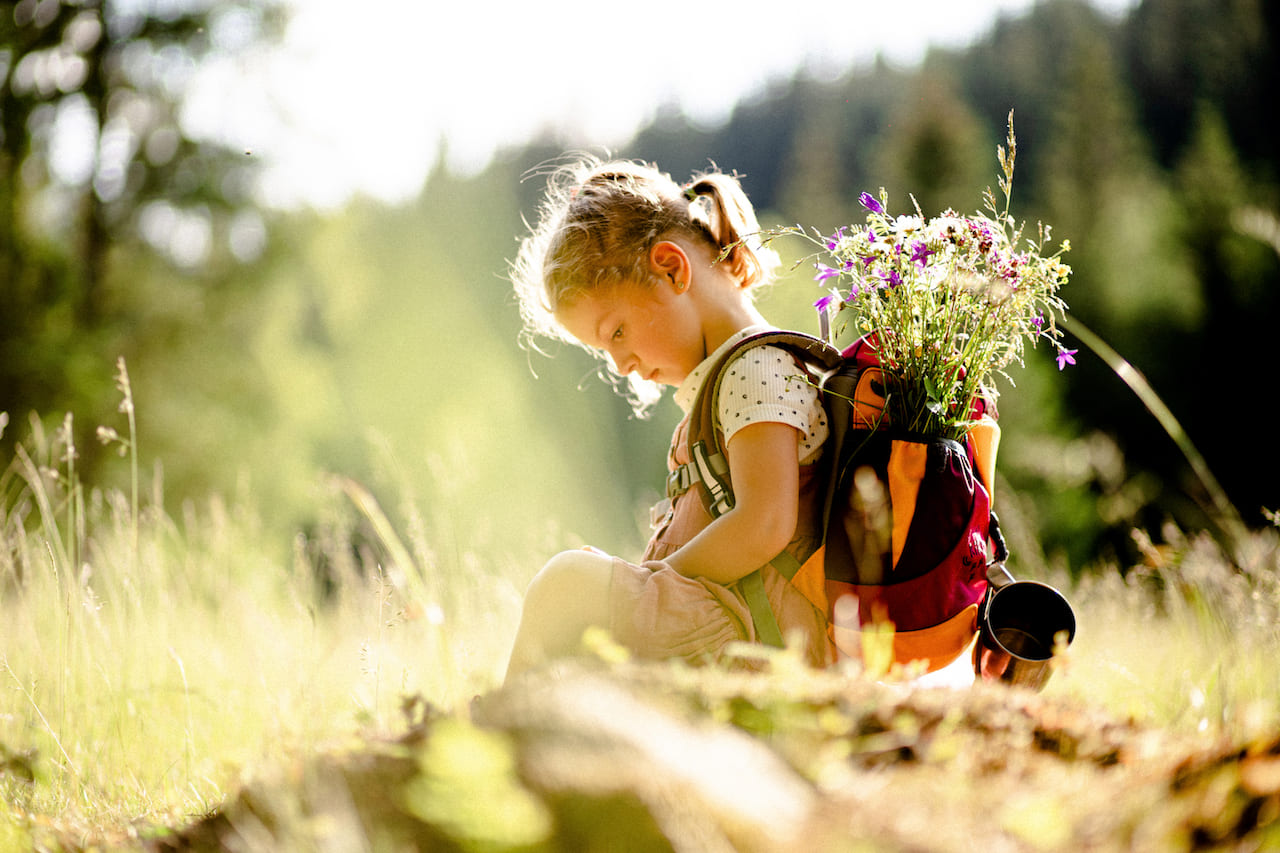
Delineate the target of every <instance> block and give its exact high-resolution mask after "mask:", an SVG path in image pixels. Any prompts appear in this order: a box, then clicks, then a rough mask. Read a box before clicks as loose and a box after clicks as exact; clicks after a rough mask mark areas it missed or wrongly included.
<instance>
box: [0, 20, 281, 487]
mask: <svg viewBox="0 0 1280 853" xmlns="http://www.w3.org/2000/svg"><path fill="white" fill-rule="evenodd" d="M278 23H279V18H278V16H277V7H276V6H275V4H274V3H270V2H268V3H264V2H251V0H244V2H229V3H211V2H204V1H203V0H189V2H166V3H157V2H107V0H19V2H17V3H6V4H5V5H4V7H3V9H0V409H7V410H9V411H11V412H13V413H14V414H16V415H19V416H21V415H23V414H25V413H26V412H27V411H32V410H33V411H38V412H40V413H41V414H42V415H45V416H49V417H58V418H60V417H61V415H60V412H62V411H72V412H74V413H75V414H76V415H78V416H79V415H87V416H88V418H89V423H87V424H85V427H84V428H85V429H91V428H92V419H94V418H102V417H104V416H105V413H107V412H110V411H111V410H112V409H114V403H115V400H114V398H113V395H114V392H113V391H112V389H111V380H112V374H113V362H114V360H115V358H116V357H117V356H120V355H123V356H126V357H127V358H129V359H130V361H131V367H132V366H133V365H132V361H133V357H134V356H137V357H138V358H139V359H140V360H141V359H144V358H147V357H150V356H153V355H155V356H160V355H164V356H176V355H177V351H178V350H179V349H181V348H183V347H185V346H186V345H187V343H188V342H189V341H190V340H191V339H192V337H193V336H194V337H197V338H198V337H199V336H200V335H201V334H202V329H208V328H211V327H217V326H218V325H219V324H220V323H222V322H223V321H225V320H226V317H225V316H223V315H222V314H220V311H221V310H222V309H223V308H224V307H226V306H227V305H229V304H230V300H229V299H228V298H227V296H228V293H229V291H230V290H233V289H234V288H231V287H229V286H230V283H231V282H232V280H233V279H234V278H235V277H236V276H239V275H243V266H244V265H245V264H246V263H249V262H253V261H255V260H257V259H258V258H259V257H260V256H261V254H262V253H263V251H264V249H265V246H266V223H265V221H264V219H263V217H262V215H261V214H260V213H259V212H258V210H257V209H256V207H255V205H254V202H253V199H252V198H251V195H250V190H251V184H252V179H253V173H254V172H255V170H256V168H257V166H256V163H255V160H254V158H253V157H252V156H248V155H249V154H250V152H247V151H244V150H232V149H231V148H230V147H228V145H227V144H225V143H220V142H218V141H215V140H211V139H204V138H198V137H197V136H196V135H195V134H194V133H193V132H192V131H191V130H190V129H189V126H188V123H187V122H185V121H184V115H183V110H184V109H185V108H187V107H189V106H190V104H189V101H188V95H189V90H190V86H191V84H192V81H193V80H194V79H195V76H196V74H197V73H198V69H199V68H200V66H201V63H202V62H203V61H204V60H205V59H207V58H209V57H210V56H214V55H221V56H226V55H228V54H231V53H234V52H236V51H241V50H246V49H248V47H249V46H250V45H253V44H256V43H260V42H263V41H265V40H268V39H271V38H272V37H273V36H274V34H275V32H276V29H275V28H276V27H277V25H278ZM243 280H244V281H246V282H248V281H250V280H251V279H250V278H249V277H248V276H245V277H244V279H243ZM241 308H243V306H241ZM246 319H247V318H246V317H245V315H243V314H242V315H241V316H240V318H239V321H244V320H246ZM223 342H224V344H225V338H223ZM205 354H206V355H207V352H206V353H205ZM175 361H176V362H177V364H178V365H182V366H183V367H186V368H190V367H191V366H192V365H193V362H192V361H191V360H190V359H188V360H183V359H177V358H175ZM202 362H203V358H197V359H195V360H194V364H195V365H199V364H201V363H202ZM176 366H177V365H173V367H176ZM205 379H206V377H204V376H201V375H199V374H196V375H192V374H188V376H187V377H186V378H185V381H186V382H187V383H188V384H191V383H192V381H193V380H194V381H196V382H199V383H202V384H203V382H204V381H205ZM179 381H182V380H179ZM249 384H250V383H244V382H243V381H242V386H241V387H242V388H244V387H245V386H247V385H249ZM201 432H205V431H202V430H191V429H190V427H189V428H188V433H189V434H191V435H199V434H200V433H201ZM14 437H16V436H15V435H14V433H13V432H11V433H10V434H9V435H7V436H6V439H8V440H10V441H11V440H12V439H13V438H14ZM78 444H79V446H80V448H81V449H82V451H83V452H86V453H89V452H91V448H92V447H93V443H92V442H89V441H85V440H83V439H82V440H80V441H79V442H78ZM89 461H90V460H86V466H87V465H88V463H89Z"/></svg>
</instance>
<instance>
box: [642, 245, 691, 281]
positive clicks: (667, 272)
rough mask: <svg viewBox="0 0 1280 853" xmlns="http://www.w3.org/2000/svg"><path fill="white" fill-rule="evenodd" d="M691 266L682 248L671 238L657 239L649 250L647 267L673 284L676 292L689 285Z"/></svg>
mask: <svg viewBox="0 0 1280 853" xmlns="http://www.w3.org/2000/svg"><path fill="white" fill-rule="evenodd" d="M691 266H692V265H691V264H690V263H689V256H688V255H687V254H686V253H685V251H684V249H683V248H681V247H680V244H678V243H674V242H672V241H671V240H659V241H658V242H657V243H654V244H653V248H652V249H650V250H649V269H650V270H652V271H653V273H654V275H656V276H658V278H660V279H666V280H667V281H668V282H669V283H670V284H673V285H675V287H676V291H677V292H680V291H683V290H684V289H685V288H687V287H688V286H689V274H690V271H691Z"/></svg>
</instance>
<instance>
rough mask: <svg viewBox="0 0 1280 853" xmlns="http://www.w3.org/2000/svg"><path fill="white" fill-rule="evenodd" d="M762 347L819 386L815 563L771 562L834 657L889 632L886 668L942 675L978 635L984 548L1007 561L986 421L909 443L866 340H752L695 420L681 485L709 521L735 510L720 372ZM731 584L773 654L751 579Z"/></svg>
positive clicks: (709, 385)
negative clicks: (805, 606) (811, 612)
mask: <svg viewBox="0 0 1280 853" xmlns="http://www.w3.org/2000/svg"><path fill="white" fill-rule="evenodd" d="M764 345H773V346H777V347H780V348H782V349H784V350H786V351H787V352H788V353H790V354H791V355H792V356H793V357H794V358H795V359H796V361H797V365H798V369H800V370H802V371H803V376H804V380H805V381H808V382H811V383H813V384H815V385H816V386H817V387H818V388H819V389H820V394H821V398H822V405H823V408H824V409H825V411H826V413H827V419H828V426H829V429H830V434H829V436H828V438H827V442H826V444H825V446H824V449H823V453H822V457H821V458H820V459H819V460H818V462H816V463H814V464H817V465H820V466H822V470H821V472H820V476H821V478H822V480H821V485H820V492H819V495H820V501H821V503H820V507H821V512H822V518H821V528H820V530H821V534H822V538H821V545H820V546H819V547H818V548H817V550H816V551H814V552H813V553H811V554H793V553H791V552H790V551H784V552H783V553H781V554H779V555H778V557H776V558H775V559H774V560H772V561H771V565H772V566H774V568H776V569H777V570H778V571H779V572H780V573H781V574H782V575H783V576H784V577H786V578H787V579H788V580H789V581H791V582H792V583H793V584H794V585H795V586H796V587H797V589H799V591H800V592H802V593H803V594H804V595H805V597H806V598H808V599H809V601H810V602H812V603H813V604H814V606H815V607H817V608H818V609H819V610H820V611H823V612H825V613H826V614H827V617H828V624H829V626H830V627H829V633H830V639H831V641H832V643H833V645H834V648H835V649H836V653H837V655H839V656H853V657H862V654H863V643H862V639H863V637H864V636H865V632H866V631H867V630H868V629H872V628H883V627H885V626H891V628H892V638H893V661H894V662H896V663H902V664H906V663H909V662H911V661H917V660H926V661H928V668H929V669H930V670H936V669H939V668H941V667H942V666H945V665H946V664H947V663H949V662H951V661H952V660H954V659H955V658H956V657H957V656H958V655H959V654H960V653H961V652H962V651H963V650H964V649H965V648H966V647H967V646H968V644H969V642H970V640H972V638H973V636H974V632H975V630H976V615H977V611H978V607H979V605H980V603H981V601H982V599H983V596H984V594H985V593H986V591H987V586H988V583H987V565H988V544H989V543H990V545H991V547H992V548H993V549H994V551H995V554H994V557H995V559H996V560H1003V559H1004V558H1005V557H1006V556H1007V552H1006V550H1005V546H1004V540H1003V537H1002V536H1001V535H1000V531H999V524H998V521H997V520H996V518H995V515H994V514H993V512H992V509H991V485H992V484H993V481H994V464H995V453H996V448H997V443H998V439H999V427H998V426H997V424H996V421H995V413H994V411H993V410H992V409H991V408H990V407H989V406H988V404H987V403H986V402H985V401H982V400H979V401H976V402H975V404H974V409H973V411H972V412H971V415H972V416H973V420H975V421H976V422H977V424H976V426H974V427H972V428H971V429H970V430H969V432H968V434H967V435H966V436H965V437H964V440H963V441H954V440H951V439H947V438H933V437H924V436H920V435H913V434H909V433H906V432H903V431H901V430H898V429H897V428H895V426H894V425H893V424H891V423H888V422H887V421H888V419H887V417H886V411H885V407H884V403H885V399H884V398H885V389H884V375H883V372H882V369H881V367H880V365H879V362H878V359H877V356H876V353H875V350H874V346H873V344H872V343H871V342H869V341H868V340H867V339H866V338H862V339H860V340H858V341H857V342H856V343H855V344H853V345H852V346H851V347H849V348H848V349H846V350H844V351H843V352H842V351H840V350H837V349H836V348H835V347H833V346H832V345H830V344H828V343H826V342H825V341H823V340H820V339H818V338H815V337H811V336H809V335H804V334H801V333H798V332H785V331H769V332H762V333H759V334H755V335H752V336H749V337H747V338H745V339H743V340H742V341H740V342H738V343H737V344H735V345H734V346H733V347H731V348H730V349H729V350H728V351H727V352H725V353H724V355H723V356H722V357H721V358H720V360H719V361H718V363H717V364H716V365H715V366H713V368H712V369H711V371H710V372H709V373H708V374H707V378H706V380H705V381H704V382H703V385H702V388H701V389H700V390H699V393H698V396H697V397H696V399H695V402H694V404H693V407H692V409H691V411H690V420H689V438H688V441H689V453H690V459H691V462H690V463H689V467H690V468H691V469H692V470H691V471H690V472H689V475H688V476H687V477H685V478H684V479H685V481H686V484H687V485H686V488H687V487H696V488H697V490H698V493H699V495H700V496H701V499H702V502H703V506H704V507H705V508H706V509H707V511H708V512H709V513H710V514H711V516H712V517H713V518H716V517H719V516H720V515H722V514H724V513H725V512H727V511H729V510H730V509H731V508H732V507H733V505H734V499H733V487H732V479H731V476H730V472H729V470H728V462H727V460H728V456H727V454H726V452H725V449H724V447H723V440H722V437H721V436H722V433H721V431H720V429H719V428H718V425H717V424H716V399H717V397H718V395H719V390H720V385H721V382H722V380H723V373H724V367H725V366H726V365H728V364H729V362H730V361H732V360H733V359H734V358H735V357H736V356H737V355H740V354H741V353H742V352H743V351H744V350H745V349H749V348H751V347H757V346H764ZM673 497H674V496H673ZM739 584H740V589H741V590H742V592H743V595H744V597H745V598H746V600H747V604H748V606H749V608H750V610H751V615H752V620H753V621H754V623H755V627H756V631H757V634H758V635H759V637H760V639H761V640H762V641H763V642H765V643H768V644H771V645H775V646H781V645H782V636H781V632H780V630H779V628H778V623H777V620H776V618H775V617H774V614H773V612H772V610H771V609H770V607H769V603H768V600H767V598H766V597H765V594H764V584H763V581H762V579H761V576H760V573H759V572H758V571H757V572H753V573H751V574H749V575H747V576H746V577H745V578H743V579H742V580H741V581H740V582H739Z"/></svg>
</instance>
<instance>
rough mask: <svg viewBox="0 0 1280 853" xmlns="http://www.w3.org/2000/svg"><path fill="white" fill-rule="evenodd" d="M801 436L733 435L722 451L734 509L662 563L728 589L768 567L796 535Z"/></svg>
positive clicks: (788, 432) (772, 426) (756, 431)
mask: <svg viewBox="0 0 1280 853" xmlns="http://www.w3.org/2000/svg"><path fill="white" fill-rule="evenodd" d="M799 439H800V432H799V430H797V429H796V428H795V427H793V426H789V425H788V424H782V423H773V422H768V421H760V422H758V423H753V424H750V425H748V426H745V427H743V428H742V429H740V430H738V431H737V432H736V433H734V435H733V438H731V439H730V440H729V445H728V447H727V448H725V451H726V453H727V454H728V456H729V470H730V471H732V472H733V495H734V501H735V503H734V507H733V509H731V510H729V511H728V512H726V513H725V514H724V515H722V516H720V517H719V518H717V519H716V520H715V521H713V522H711V524H709V525H707V527H706V528H704V529H703V530H702V532H700V533H699V534H698V535H697V536H695V537H693V538H692V539H690V540H689V541H688V542H687V543H685V545H684V546H683V547H682V548H680V549H679V550H677V551H676V552H675V553H673V554H671V555H670V556H669V557H667V560H666V562H667V563H668V564H670V565H671V567H672V568H674V569H675V570H676V571H678V572H680V574H682V575H686V576H688V577H704V578H706V579H707V580H711V581H715V582H716V583H720V584H730V583H733V582H734V581H737V580H740V579H741V578H743V577H744V576H746V575H749V574H750V573H751V572H754V571H755V570H756V569H758V568H760V567H761V566H763V565H765V564H766V563H768V562H769V561H770V560H772V559H773V558H774V557H776V556H778V554H779V553H780V552H781V551H782V549H784V548H786V547H787V545H788V544H789V543H790V542H791V538H792V537H793V536H794V535H795V532H796V519H797V516H798V513H799V503H800V494H799V493H800V463H799V461H798V460H797V459H796V455H797V454H796V449H797V445H798V442H799Z"/></svg>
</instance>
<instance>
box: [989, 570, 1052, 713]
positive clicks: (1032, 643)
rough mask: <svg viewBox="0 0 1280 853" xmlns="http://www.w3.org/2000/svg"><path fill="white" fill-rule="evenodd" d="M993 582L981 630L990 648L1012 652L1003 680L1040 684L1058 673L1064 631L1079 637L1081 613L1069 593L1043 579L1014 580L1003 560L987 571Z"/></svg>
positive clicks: (1026, 685) (1008, 653) (1001, 677)
mask: <svg viewBox="0 0 1280 853" xmlns="http://www.w3.org/2000/svg"><path fill="white" fill-rule="evenodd" d="M987 580H988V581H989V583H990V588H989V589H988V591H987V595H986V598H985V599H984V600H983V602H982V607H981V609H980V611H979V613H978V635H979V637H980V639H981V642H982V644H983V645H984V646H986V647H987V648H988V649H991V650H992V651H995V652H1003V653H1004V654H1007V655H1008V656H1009V665H1008V666H1007V667H1005V670H1004V673H1003V674H1002V675H1001V676H1000V680H1001V681H1004V682H1006V683H1008V684H1015V685H1018V686H1021V687H1029V688H1031V689H1032V690H1040V689H1041V688H1043V687H1044V685H1045V683H1046V682H1048V680H1049V676H1050V675H1052V674H1053V666H1052V659H1053V652H1054V647H1055V646H1056V645H1057V643H1058V636H1059V634H1061V633H1063V632H1065V634H1066V643H1064V645H1066V644H1070V642H1071V641H1072V640H1073V639H1075V635H1076V615H1075V612H1074V611H1072V609H1071V605H1070V604H1069V603H1068V602H1067V599H1066V597H1065V596H1063V594H1062V593H1060V592H1058V591H1057V590H1056V589H1054V588H1053V587H1051V586H1049V585H1048V584H1044V583H1040V582H1039V581H1019V580H1014V579H1013V576H1012V575H1011V574H1009V570H1008V569H1006V568H1005V567H1004V564H1003V563H1002V562H996V563H994V564H993V565H992V567H991V569H990V570H989V571H988V573H987Z"/></svg>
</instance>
